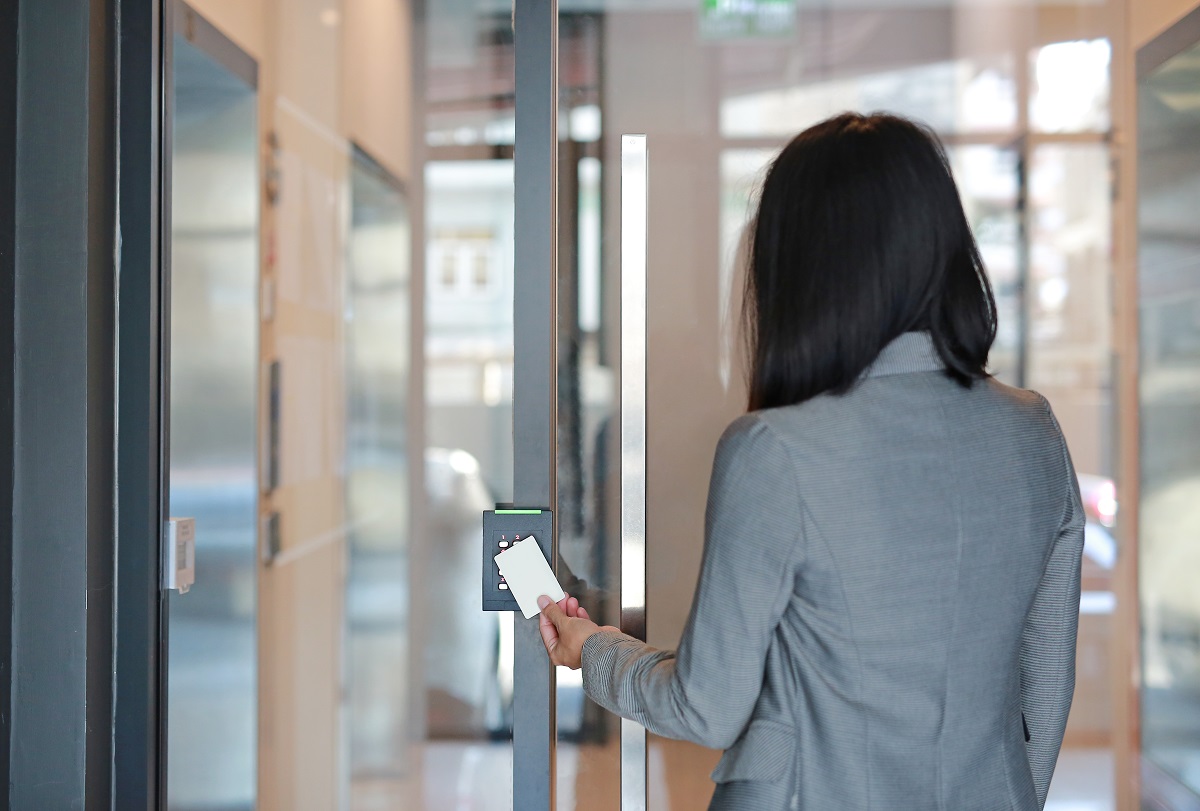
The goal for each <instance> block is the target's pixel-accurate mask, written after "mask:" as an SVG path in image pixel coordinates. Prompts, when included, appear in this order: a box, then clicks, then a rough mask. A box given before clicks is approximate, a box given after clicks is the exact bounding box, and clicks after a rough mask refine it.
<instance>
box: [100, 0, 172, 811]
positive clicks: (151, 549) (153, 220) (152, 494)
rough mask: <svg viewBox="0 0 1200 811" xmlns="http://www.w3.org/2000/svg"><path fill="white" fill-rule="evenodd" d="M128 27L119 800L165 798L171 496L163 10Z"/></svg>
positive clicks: (124, 61)
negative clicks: (164, 293) (166, 546)
mask: <svg viewBox="0 0 1200 811" xmlns="http://www.w3.org/2000/svg"><path fill="white" fill-rule="evenodd" d="M126 5H127V6H128V7H125V8H123V9H122V13H121V15H120V23H119V24H120V31H119V38H120V40H119V71H120V77H121V81H120V94H119V100H118V104H119V110H120V117H119V122H120V123H119V131H118V145H117V149H118V161H119V165H120V172H119V178H118V188H117V195H118V200H119V205H118V212H119V214H118V216H119V224H118V227H119V232H120V233H121V235H122V242H121V250H120V253H119V259H118V262H119V268H118V270H119V272H118V274H117V284H118V288H117V314H116V332H117V336H116V354H117V357H116V363H117V404H116V412H117V413H116V421H117V426H116V432H117V434H116V437H117V443H116V466H117V480H118V482H119V487H118V489H117V517H116V545H117V553H116V555H117V566H116V567H115V571H116V593H115V597H114V600H115V609H116V620H115V625H116V628H115V634H114V648H115V649H114V662H113V665H114V673H115V677H116V678H115V681H116V683H115V687H114V691H115V692H114V719H113V764H112V769H113V774H112V802H113V806H114V807H117V806H118V800H119V807H121V808H125V807H130V808H132V807H142V808H147V809H152V808H157V807H165V806H164V803H165V793H164V792H165V784H166V781H165V771H164V764H165V749H164V747H165V734H164V732H163V724H164V723H165V720H166V719H165V704H163V703H160V699H161V698H162V691H161V689H160V685H161V684H162V683H163V680H164V677H165V670H164V665H165V645H164V644H163V636H162V634H163V633H164V632H165V625H164V624H163V623H162V616H161V611H162V605H161V603H162V600H161V592H160V590H159V580H160V566H159V552H160V545H159V533H160V528H161V527H162V519H163V505H162V502H161V499H162V494H163V492H164V490H163V483H164V478H163V469H162V452H163V445H162V443H163V434H162V426H163V422H162V419H161V418H162V414H161V411H160V408H161V406H162V404H163V396H164V389H163V388H162V387H161V360H162V358H161V355H160V348H161V347H162V346H163V343H162V337H163V335H162V331H161V327H160V318H161V313H162V298H161V295H160V294H161V290H162V286H161V278H160V271H161V268H162V265H161V261H160V260H161V254H160V249H161V245H162V243H161V240H160V236H161V230H160V229H161V225H162V221H163V217H162V212H163V207H164V206H165V205H167V204H169V200H164V197H163V195H162V182H163V163H162V153H163V148H164V144H163V140H162V133H163V131H164V130H163V126H162V124H163V119H162V116H163V105H164V96H165V94H164V92H163V85H164V81H163V68H164V64H163V54H164V49H163V41H162V32H163V28H162V26H163V15H162V9H161V6H160V5H159V3H139V4H134V5H129V4H126Z"/></svg>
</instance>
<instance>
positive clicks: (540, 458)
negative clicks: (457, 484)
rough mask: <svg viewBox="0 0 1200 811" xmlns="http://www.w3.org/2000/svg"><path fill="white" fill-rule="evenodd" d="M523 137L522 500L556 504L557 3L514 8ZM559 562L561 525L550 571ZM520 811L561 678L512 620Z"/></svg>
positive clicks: (519, 256)
mask: <svg viewBox="0 0 1200 811" xmlns="http://www.w3.org/2000/svg"><path fill="white" fill-rule="evenodd" d="M513 38H514V47H513V50H514V52H515V58H516V77H515V87H516V132H515V136H514V143H515V147H514V155H513V176H514V186H515V198H514V204H515V223H514V226H515V228H514V248H515V264H514V279H513V500H514V504H516V505H517V506H523V507H540V508H549V509H551V510H553V509H554V508H555V469H556V462H557V454H558V450H557V442H556V436H555V435H556V428H557V395H558V381H557V366H558V362H557V358H556V354H557V353H556V348H557V345H558V334H557V330H558V318H557V300H558V295H557V278H558V264H557V258H558V257H557V251H558V248H557V238H558V0H521V2H519V3H516V4H514V10H513ZM557 557H558V549H557V528H556V531H555V533H554V548H553V550H552V554H551V565H555V564H556V562H557ZM512 621H513V638H514V660H513V782H512V796H513V807H514V808H520V809H523V811H524V809H528V811H550V809H552V808H554V794H555V783H556V780H555V771H556V769H555V754H556V753H555V673H554V667H553V666H552V665H551V664H550V660H549V657H547V656H546V652H545V650H544V648H543V647H542V639H541V635H540V633H539V632H538V627H537V623H531V622H528V621H526V620H525V619H523V618H522V616H521V615H520V613H519V612H514V614H513V620H512Z"/></svg>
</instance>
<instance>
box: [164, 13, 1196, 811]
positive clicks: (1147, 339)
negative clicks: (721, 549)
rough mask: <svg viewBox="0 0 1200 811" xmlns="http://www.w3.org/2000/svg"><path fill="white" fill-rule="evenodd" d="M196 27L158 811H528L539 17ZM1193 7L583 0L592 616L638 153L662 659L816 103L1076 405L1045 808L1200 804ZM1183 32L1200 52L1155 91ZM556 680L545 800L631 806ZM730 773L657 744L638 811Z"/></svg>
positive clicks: (571, 277) (566, 157) (599, 582)
mask: <svg viewBox="0 0 1200 811" xmlns="http://www.w3.org/2000/svg"><path fill="white" fill-rule="evenodd" d="M518 1H519V0H518ZM170 4H171V7H172V13H171V14H170V15H169V17H170V22H169V25H170V27H171V35H170V40H171V48H170V55H169V58H170V69H171V73H172V78H171V82H170V93H171V104H172V105H173V115H174V131H173V135H172V136H171V141H170V150H169V160H170V167H171V172H172V174H173V192H172V197H171V206H172V222H173V225H172V235H171V237H172V239H171V260H172V265H173V269H172V274H173V280H174V281H173V286H172V326H171V330H172V332H171V351H172V380H171V399H172V407H171V414H172V438H171V443H172V454H171V471H170V499H171V505H172V511H173V513H174V514H178V515H190V516H194V517H195V518H196V521H197V553H196V555H197V558H196V570H197V582H196V585H195V586H194V587H193V588H192V589H191V591H189V592H188V593H187V594H183V595H179V594H173V595H172V596H171V607H170V622H171V627H170V646H171V647H170V670H169V678H170V684H169V706H168V708H167V711H168V729H169V751H170V761H169V770H168V783H169V807H170V808H171V809H175V810H177V811H217V809H222V811H232V810H233V809H251V808H260V809H319V810H320V811H327V810H328V809H354V811H374V810H375V809H431V811H432V810H436V811H446V810H447V809H487V810H488V811H490V810H491V809H508V808H511V807H512V800H511V782H512V746H511V721H512V706H511V699H512V671H513V659H512V657H513V639H512V623H511V620H510V618H509V616H508V615H503V614H499V615H498V614H485V613H482V612H480V611H479V598H478V592H477V588H478V585H477V584H478V577H479V572H478V566H479V547H478V545H477V544H478V543H479V532H480V512H481V511H482V510H485V509H489V508H491V507H492V506H493V505H494V504H495V503H497V502H506V501H510V500H511V499H512V477H513V446H512V397H513V388H512V368H513V297H514V292H515V290H514V266H513V261H514V260H513V218H514V193H513V184H514V174H513V151H514V133H515V122H514V108H513V103H514V95H515V92H516V87H515V79H514V50H513V30H512V19H511V13H512V8H511V3H510V2H508V1H507V0H188V3H183V2H173V0H172V2H171V3H170ZM1193 6H1195V0H1178V1H1177V2H1168V1H1167V0H1158V1H1157V2H1146V1H1145V0H1137V1H1136V2H1135V0H1058V1H1057V2H1055V1H1054V0H560V4H559V8H560V11H559V13H560V19H559V37H560V40H559V77H558V78H559V93H560V98H559V105H560V124H559V136H560V141H559V164H558V165H559V177H558V182H559V212H558V235H559V239H558V245H559V263H558V274H559V275H558V313H559V321H558V333H557V342H558V345H557V364H558V370H557V371H558V387H559V390H558V471H557V488H558V496H557V504H556V513H557V519H558V526H559V529H558V532H559V546H560V556H561V559H562V562H563V564H564V565H565V566H566V567H568V568H569V569H570V570H571V572H572V573H573V574H574V575H575V576H577V577H579V578H581V579H582V580H583V581H585V583H584V584H583V585H582V589H583V596H584V598H585V602H586V603H587V604H588V605H589V606H590V607H591V608H592V609H593V613H594V614H596V615H597V616H598V618H599V619H600V620H601V621H604V622H615V621H616V613H615V611H616V608H617V606H619V599H618V595H619V589H620V576H619V574H620V567H619V538H618V537H617V523H618V522H617V513H616V512H615V509H616V507H617V504H616V499H615V497H614V495H613V494H614V493H615V492H616V484H615V478H614V472H615V466H616V459H617V457H616V455H615V454H616V450H617V449H616V446H615V443H614V431H615V430H616V423H615V419H616V417H617V416H618V414H617V407H616V404H617V401H616V398H617V396H618V391H619V388H618V387H619V360H620V355H619V352H620V346H619V340H618V339H619V335H618V327H619V319H620V310H619V291H620V265H619V244H620V243H619V240H620V229H619V191H620V189H619V155H620V151H619V146H620V141H619V138H618V136H619V135H620V134H622V133H631V132H636V133H646V134H647V135H648V142H649V149H650V178H651V181H650V200H649V204H650V211H649V217H650V240H649V246H648V250H649V270H648V275H649V294H648V300H649V356H648V364H649V366H648V368H649V392H648V409H649V447H648V460H649V461H648V464H649V470H648V474H649V494H650V495H649V507H648V522H649V523H648V539H649V540H648V595H649V607H648V617H649V620H648V632H649V641H650V642H651V644H655V645H659V646H665V647H671V646H673V645H674V644H675V642H676V641H677V640H678V637H679V634H680V632H681V630H682V627H683V623H684V620H685V618H686V613H687V608H688V605H689V602H690V597H691V592H692V589H693V587H694V583H695V577H696V573H697V570H698V566H699V556H700V541H701V533H702V522H703V512H704V498H705V491H706V487H707V477H708V471H709V466H710V463H711V459H712V452H713V448H714V447H715V443H716V439H717V437H718V436H719V435H720V433H721V431H722V429H723V428H724V426H725V425H726V424H727V423H728V422H729V421H730V420H731V419H732V418H734V417H735V416H736V415H737V414H738V413H739V412H740V411H741V410H744V388H743V383H742V369H741V364H740V355H739V349H738V343H737V334H738V326H739V325H738V313H739V311H740V309H739V308H740V293H739V291H740V287H739V285H740V275H741V272H742V268H743V264H744V263H743V261H742V257H743V256H744V250H745V242H744V238H745V233H744V232H745V227H746V224H747V222H748V218H749V215H750V213H751V211H752V207H753V205H754V200H755V191H756V188H757V184H758V183H759V182H760V181H761V179H762V176H763V172H764V169H765V167H766V165H767V164H768V162H769V161H770V160H771V158H772V156H773V155H774V154H775V152H776V151H777V150H778V149H779V148H780V147H781V146H782V145H783V144H784V143H786V141H787V140H789V139H790V137H791V136H793V135H794V134H795V133H796V132H798V131H799V130H801V129H803V128H805V127H807V126H809V125H811V124H813V123H816V122H817V121H819V120H821V119H823V118H825V117H827V116H829V115H833V114H836V113H838V112H841V111H843V110H848V109H853V110H859V111H864V112H867V111H873V110H888V111H892V112H897V113H900V114H903V115H908V116H913V117H915V118H918V119H920V120H922V121H924V122H926V123H928V124H930V125H931V126H932V127H933V128H935V129H936V130H937V131H938V133H939V134H941V136H942V137H943V139H944V140H945V142H946V144H947V147H948V151H949V154H950V158H951V161H952V164H953V168H954V171H955V173H956V176H957V180H958V183H959V186H960V190H961V192H962V196H963V200H964V204H965V206H966V210H967V213H968V215H969V217H970V220H971V222H972V224H973V226H974V228H975V231H976V235H977V237H978V240H979V243H980V247H981V249H982V252H983V256H984V259H985V262H986V264H987V270H988V272H989V274H990V275H991V278H992V282H993V284H994V286H995V289H996V294H997V303H998V307H999V318H1000V331H999V336H998V339H997V343H996V346H995V349H994V351H993V355H992V368H993V371H994V372H995V374H996V375H997V376H998V377H999V378H1000V379H1001V380H1003V381H1005V382H1007V383H1011V384H1014V385H1018V386H1023V387H1028V388H1033V389H1037V390H1038V391H1040V392H1042V393H1043V394H1044V395H1045V396H1046V397H1047V398H1048V399H1049V400H1050V402H1051V404H1052V405H1053V407H1054V410H1055V412H1056V414H1057V416H1058V418H1059V420H1060V422H1061V423H1062V426H1063V430H1064V432H1065V433H1066V436H1067V439H1068V442H1069V444H1070V447H1071V451H1072V454H1073V458H1074V463H1075V466H1076V470H1077V472H1078V474H1079V479H1080V485H1081V489H1082V491H1083V497H1084V502H1085V508H1086V511H1087V518H1088V522H1087V528H1086V548H1085V562H1084V574H1083V576H1084V585H1083V597H1082V600H1081V604H1080V642H1079V651H1078V664H1077V674H1078V684H1077V690H1076V697H1075V704H1074V706H1073V708H1072V713H1071V717H1070V721H1069V724H1068V730H1067V741H1066V748H1065V751H1064V755H1063V758H1062V760H1061V762H1060V766H1059V770H1058V773H1057V774H1056V776H1055V783H1054V785H1053V786H1052V789H1051V797H1050V802H1049V804H1048V805H1047V808H1049V809H1055V811H1092V810H1093V809H1094V810H1095V811H1101V810H1102V809H1116V808H1121V809H1134V808H1138V807H1144V808H1149V809H1195V808H1200V218H1198V215H1197V212H1198V211H1200V18H1198V17H1197V14H1196V13H1195V12H1194V9H1193ZM1189 14H1190V16H1188V15H1189ZM1185 17H1186V19H1184V18H1185ZM1180 20H1183V21H1182V22H1180ZM1181 26H1182V27H1181ZM1164 31H1173V32H1175V33H1174V34H1172V36H1173V37H1174V41H1178V42H1179V43H1180V44H1181V48H1176V49H1175V50H1176V52H1174V53H1173V54H1172V55H1171V56H1170V58H1167V59H1166V60H1165V61H1162V60H1159V63H1156V64H1153V65H1151V66H1149V67H1145V66H1144V69H1142V70H1140V71H1139V70H1137V69H1136V63H1135V58H1136V57H1137V54H1138V51H1139V49H1140V48H1142V47H1143V46H1146V45H1147V44H1148V43H1151V42H1152V41H1154V40H1155V38H1156V37H1159V35H1160V34H1162V33H1163V32H1164ZM1189 37H1190V39H1189ZM1135 167H1136V173H1135ZM557 689H558V701H557V728H558V749H557V752H558V755H557V756H558V771H557V789H556V790H557V798H558V808H560V809H580V810H581V811H582V810H583V809H612V808H616V807H618V806H619V769H620V764H619V760H618V735H617V727H616V725H615V723H614V719H613V718H612V717H611V716H609V715H608V714H606V713H604V712H603V711H601V710H599V709H598V708H597V707H595V706H594V705H591V704H590V702H588V701H586V700H585V698H584V697H583V694H582V686H581V683H580V681H579V677H578V674H572V673H570V672H566V671H562V672H560V673H559V677H558V688H557ZM717 754H718V753H715V752H710V751H707V750H703V749H700V748H699V747H695V746H692V745H690V744H682V743H678V742H670V741H663V740H658V739H652V740H651V747H650V753H649V758H650V766H649V769H650V771H649V774H650V789H649V796H650V807H651V808H652V809H655V810H656V811H665V810H666V809H694V808H699V807H703V805H704V803H705V802H706V801H707V797H708V794H709V793H710V792H711V784H710V783H709V781H708V772H709V771H710V770H711V769H712V767H713V765H715V761H716V757H717Z"/></svg>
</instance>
